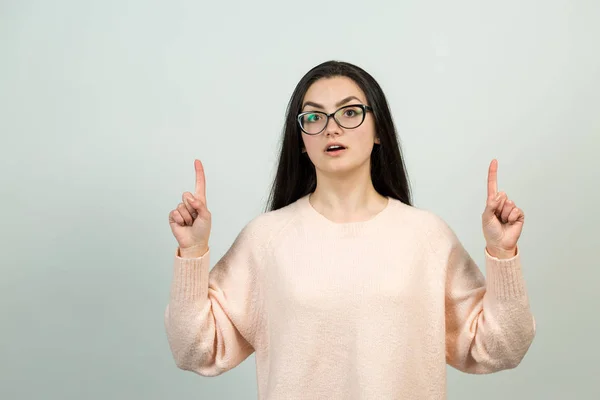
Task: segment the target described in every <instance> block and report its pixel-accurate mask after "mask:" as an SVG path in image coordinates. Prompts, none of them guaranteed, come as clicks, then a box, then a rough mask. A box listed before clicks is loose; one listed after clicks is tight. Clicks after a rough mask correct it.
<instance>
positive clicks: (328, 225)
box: [300, 193, 394, 233]
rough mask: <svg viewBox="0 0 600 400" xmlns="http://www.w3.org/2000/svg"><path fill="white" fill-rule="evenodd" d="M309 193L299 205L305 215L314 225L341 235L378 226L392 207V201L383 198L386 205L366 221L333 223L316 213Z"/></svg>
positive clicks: (389, 198) (388, 197)
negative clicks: (316, 224)
mask: <svg viewBox="0 0 600 400" xmlns="http://www.w3.org/2000/svg"><path fill="white" fill-rule="evenodd" d="M310 195H311V193H309V194H307V195H305V196H304V197H302V198H301V199H300V204H301V205H302V207H303V208H304V209H305V211H306V213H307V215H308V216H309V217H310V218H311V220H313V221H314V222H315V223H318V224H319V225H320V226H321V227H323V228H325V229H330V230H334V231H339V232H342V233H357V232H360V231H363V230H365V229H367V228H370V227H373V226H376V225H378V223H379V221H381V220H383V219H385V216H386V215H387V214H388V213H389V212H390V209H391V208H392V207H393V204H394V199H393V198H391V197H390V196H385V197H386V198H387V204H386V205H385V207H384V208H383V209H382V210H381V211H379V212H378V213H377V214H375V215H373V216H372V217H371V218H369V219H366V220H364V221H352V222H335V221H332V220H330V219H329V218H327V217H326V216H324V215H323V214H321V213H320V212H318V211H317V210H316V209H315V208H314V207H313V205H312V204H311V202H310Z"/></svg>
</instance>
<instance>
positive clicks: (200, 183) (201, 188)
mask: <svg viewBox="0 0 600 400" xmlns="http://www.w3.org/2000/svg"><path fill="white" fill-rule="evenodd" d="M194 168H195V169H196V197H198V199H200V200H202V201H203V202H204V203H206V178H205V176H204V166H203V165H202V162H200V160H194Z"/></svg>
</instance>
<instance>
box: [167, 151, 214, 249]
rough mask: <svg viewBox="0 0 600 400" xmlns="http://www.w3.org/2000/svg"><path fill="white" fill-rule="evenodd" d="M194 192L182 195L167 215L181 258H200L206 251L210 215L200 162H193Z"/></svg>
mask: <svg viewBox="0 0 600 400" xmlns="http://www.w3.org/2000/svg"><path fill="white" fill-rule="evenodd" d="M194 167H195V169H196V191H195V193H194V194H192V193H190V192H185V193H183V196H182V197H181V203H179V204H178V205H177V208H175V209H174V210H172V211H171V212H170V213H169V225H171V231H172V232H173V236H175V239H177V243H178V244H179V249H180V252H181V256H182V257H200V256H202V255H204V253H206V252H207V251H208V238H209V236H210V228H211V215H210V212H209V211H208V208H207V207H206V180H205V177H204V168H203V166H202V163H201V162H200V160H194Z"/></svg>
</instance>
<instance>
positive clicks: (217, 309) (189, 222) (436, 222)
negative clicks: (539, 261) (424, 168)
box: [165, 61, 535, 400]
mask: <svg viewBox="0 0 600 400" xmlns="http://www.w3.org/2000/svg"><path fill="white" fill-rule="evenodd" d="M497 165H498V164H497V161H496V160H493V161H492V162H491V164H490V168H489V171H488V187H487V202H486V204H485V209H484V211H483V215H482V223H483V234H484V236H485V240H486V248H485V249H484V254H485V263H486V268H487V280H486V279H484V277H483V275H482V273H481V271H480V269H479V268H478V266H477V265H476V264H475V262H474V261H473V259H472V258H471V257H470V256H469V254H468V253H467V251H466V250H465V249H464V248H463V246H462V245H461V242H460V241H459V239H458V238H457V236H456V235H455V233H454V232H453V230H452V229H451V228H450V227H449V226H448V225H447V224H446V223H445V222H444V221H443V220H442V219H441V218H440V217H438V216H436V215H435V214H434V213H432V212H430V211H426V210H422V209H419V208H417V207H415V206H413V205H412V204H411V195H410V191H409V185H408V178H407V174H406V169H405V166H404V162H403V159H402V155H401V151H400V147H399V144H398V140H397V137H396V131H395V127H394V124H393V122H392V117H391V114H390V110H389V108H388V105H387V102H386V99H385V96H384V94H383V91H382V89H381V88H380V86H379V85H378V84H377V82H376V81H375V80H374V79H373V77H371V75H369V74H368V73H367V72H365V71H364V70H362V69H361V68H359V67H357V66H354V65H351V64H348V63H344V62H335V61H331V62H326V63H323V64H321V65H318V66H316V67H315V68H313V69H312V70H311V71H309V72H308V73H307V74H306V75H305V76H304V77H303V78H302V80H301V81H300V82H299V83H298V85H297V87H296V89H295V91H294V93H293V95H292V98H291V101H290V103H289V107H288V110H287V119H286V123H285V128H284V136H283V143H282V150H281V156H280V159H279V167H278V170H277V174H276V177H275V181H274V184H273V189H272V193H271V198H270V206H269V209H268V210H266V211H265V212H264V213H262V214H261V215H259V216H257V217H255V218H254V219H252V220H251V221H250V222H249V223H248V224H247V225H246V226H245V227H244V228H243V229H242V231H241V233H240V234H239V236H238V237H237V238H236V240H235V241H234V243H233V244H232V246H231V248H230V249H229V250H228V251H227V252H226V254H225V255H224V256H223V257H222V258H221V259H220V260H219V261H218V262H217V263H216V264H215V265H214V267H213V268H212V270H210V261H209V259H210V251H209V234H210V229H211V215H210V212H209V211H208V208H207V199H206V194H205V177H204V171H203V168H202V164H201V163H200V161H198V160H195V168H196V188H195V192H194V193H191V192H186V193H184V194H183V198H182V202H181V203H180V204H179V205H178V206H177V207H176V209H174V210H173V211H171V212H170V214H169V222H170V226H171V229H172V232H173V234H174V236H175V238H176V239H177V242H178V248H177V252H176V254H175V257H174V275H173V281H172V286H171V296H170V301H169V304H168V306H167V309H166V313H165V325H166V330H167V336H168V340H169V344H170V348H171V351H172V353H173V356H174V358H175V361H176V363H177V366H178V367H179V368H182V369H185V370H190V371H194V372H196V373H198V374H200V375H203V376H215V375H219V374H222V373H223V372H225V371H228V370H230V369H232V368H234V367H235V366H237V365H238V364H240V363H241V362H242V361H243V360H245V359H246V358H247V357H248V356H249V355H250V354H252V353H253V352H255V355H256V367H257V382H258V397H259V398H260V399H270V400H271V399H272V400H275V399H277V400H279V399H378V400H383V399H445V398H446V377H445V376H446V364H449V365H451V366H453V367H455V368H457V369H459V370H461V371H465V372H468V373H476V374H483V373H491V372H494V371H500V370H504V369H508V368H514V367H515V366H517V365H518V364H519V363H520V361H521V359H522V358H523V357H524V355H525V353H526V351H527V350H528V348H529V346H530V344H531V342H532V340H533V337H534V332H535V323H534V319H533V317H532V314H531V312H530V308H529V304H528V297H527V293H526V289H525V284H524V281H523V275H522V271H521V262H520V253H519V251H518V249H517V240H518V239H519V236H520V234H521V230H522V227H523V222H524V215H523V212H522V210H521V209H520V208H518V207H517V206H516V205H515V203H514V202H512V201H511V200H509V199H508V197H507V196H506V194H505V193H503V192H498V189H497V183H496V182H497V179H496V175H497ZM209 270H210V271H209Z"/></svg>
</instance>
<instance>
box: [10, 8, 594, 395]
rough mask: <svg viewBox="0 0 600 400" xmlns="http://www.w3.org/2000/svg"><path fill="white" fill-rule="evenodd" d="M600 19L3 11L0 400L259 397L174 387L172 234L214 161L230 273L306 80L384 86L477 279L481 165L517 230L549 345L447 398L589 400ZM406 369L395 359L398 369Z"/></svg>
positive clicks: (218, 220) (189, 381)
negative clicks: (231, 251)
mask: <svg viewBox="0 0 600 400" xmlns="http://www.w3.org/2000/svg"><path fill="white" fill-rule="evenodd" d="M599 19H600V6H599V2H597V1H594V0H589V1H581V0H580V1H573V0H570V1H569V0H562V1H559V0H552V1H544V2H542V1H532V0H529V1H522V0H521V1H516V0H508V1H503V2H480V1H474V0H473V1H465V0H460V1H453V2H447V1H441V0H438V1H416V0H410V1H408V0H407V1H402V2H396V3H395V4H392V2H367V1H355V0H350V1H344V2H342V1H338V2H326V3H319V2H309V1H306V2H284V1H268V2H266V1H261V2H241V1H240V2H237V3H221V2H219V1H188V2H184V1H169V2H167V1H163V2H159V1H141V0H137V1H116V0H113V1H102V2H100V1H96V2H91V1H86V2H83V1H53V2H46V1H24V0H19V1H16V0H15V1H6V0H4V1H2V2H0V46H1V47H0V50H1V52H0V132H1V139H2V140H1V142H0V149H1V154H0V162H1V164H0V167H1V168H0V174H1V182H0V188H1V190H2V192H1V197H0V202H1V203H0V204H1V208H0V209H1V212H2V219H1V221H2V230H1V231H0V235H1V236H0V243H1V246H2V248H1V260H2V261H1V274H2V275H1V278H0V304H1V310H2V314H1V315H0V324H1V330H0V398H2V399H109V398H110V399H198V398H205V399H213V398H214V399H255V398H256V383H255V366H254V356H251V357H250V358H249V359H248V360H246V361H245V362H244V363H242V364H241V365H240V366H239V367H237V368H235V369H234V370H232V371H230V372H228V373H226V374H224V375H222V376H220V377H216V378H203V377H200V376H197V375H194V374H192V373H187V372H183V371H180V370H178V369H177V368H176V366H175V364H174V362H173V361H172V358H171V354H170V352H169V348H168V344H167V341H166V337H165V333H164V328H163V311H164V307H165V305H166V302H167V299H168V290H169V284H170V279H171V267H172V258H173V254H174V250H175V246H176V242H175V240H174V238H173V237H172V235H171V232H170V229H169V225H168V221H167V217H168V213H169V211H170V210H171V209H172V208H174V207H175V206H176V205H177V203H178V202H179V201H180V199H181V194H182V192H183V191H186V190H193V188H194V186H193V185H194V169H193V160H194V158H196V157H198V158H200V159H202V160H203V162H204V164H205V168H206V174H207V185H208V188H207V190H208V199H209V205H210V209H211V211H212V213H213V219H214V221H213V225H214V229H213V233H212V242H211V246H212V249H213V254H214V255H215V257H220V256H221V255H222V254H223V253H224V251H225V250H226V249H227V248H228V246H229V245H230V244H231V242H232V240H233V239H234V238H235V236H236V235H237V233H238V232H239V230H240V229H241V228H242V226H243V225H244V224H245V223H247V222H248V221H249V220H250V219H251V218H253V217H254V216H256V215H257V214H258V213H260V212H262V210H263V206H264V204H265V201H266V198H267V190H268V187H269V184H270V182H271V178H272V174H273V171H274V167H275V160H276V156H277V154H276V152H277V148H278V141H279V137H280V132H281V128H282V124H283V118H284V112H285V107H286V105H287V101H288V100H289V97H290V95H291V92H292V90H293V88H294V86H295V84H296V83H297V81H298V80H299V79H300V78H301V76H302V75H303V74H304V73H305V72H306V71H308V69H310V68H311V67H313V66H314V65H316V64H318V63H320V62H322V61H325V60H328V59H341V60H346V61H350V62H353V63H356V64H358V65H360V66H362V67H364V68H365V69H366V70H367V71H369V72H370V73H372V74H373V75H374V76H375V78H376V79H377V80H378V81H379V82H380V83H381V85H382V86H383V88H384V90H385V92H386V94H387V96H388V99H389V102H390V104H391V107H392V110H393V115H394V118H395V121H396V123H397V125H398V129H399V134H400V137H401V140H402V145H403V150H404V151H405V155H406V160H407V164H408V171H409V174H410V179H411V182H412V185H413V189H414V192H415V200H416V204H417V206H419V207H421V208H427V209H430V210H432V211H434V212H436V213H437V214H438V215H440V216H442V217H443V218H445V219H446V220H447V221H448V223H449V224H450V225H451V226H452V227H453V228H454V229H455V230H456V232H457V233H458V235H459V237H460V238H461V240H462V241H463V243H464V244H465V246H466V248H467V249H468V250H469V252H470V253H471V254H472V255H473V257H474V258H475V259H476V261H478V262H479V263H480V265H481V266H482V268H483V264H481V263H482V262H483V248H484V240H483V235H482V233H481V225H480V215H481V212H482V211H483V208H484V205H485V196H486V176H487V175H486V174H487V167H488V165H489V162H490V160H491V159H492V158H494V157H497V158H498V160H499V175H498V177H499V187H500V190H505V191H507V193H508V194H509V196H511V197H512V198H513V199H514V200H515V201H516V202H517V205H519V206H520V207H522V208H523V209H524V210H525V213H526V224H525V228H524V232H523V236H522V239H521V241H520V245H521V251H522V257H523V264H524V270H525V276H526V279H527V282H528V288H529V293H530V296H531V304H532V307H533V311H534V313H535V316H536V318H537V324H538V325H537V326H538V333H537V337H536V339H535V341H534V344H533V346H532V347H531V349H530V352H529V353H528V355H527V357H526V358H525V360H524V361H523V363H522V364H521V366H519V367H518V368H517V369H516V370H512V371H507V372H503V373H498V374H495V375H490V376H469V375H466V374H462V373H459V372H457V371H455V370H452V369H449V371H448V372H449V378H448V389H449V398H450V399H465V400H467V399H481V398H485V399H486V400H493V399H597V398H599V397H600V389H599V386H598V383H597V379H598V373H600V367H599V364H598V358H599V357H600V351H599V350H598V346H597V340H598V334H599V328H600V323H599V318H598V315H599V314H600V312H599V311H598V308H599V307H598V305H599V303H600V302H599V299H600V296H599V294H598V281H599V279H600V272H599V267H600V265H599V263H598V240H599V238H600V237H599V235H598V226H599V225H600V218H599V209H598V204H599V203H600V196H599V191H598V183H597V182H598V178H599V174H598V159H597V154H598V150H599V147H600V146H599V145H600V139H599V138H600V117H599V113H600V111H599V110H600V95H599V93H600V69H599V68H600V55H599V54H600V52H599V51H598V39H599V37H600V25H598V20H599ZM399 362H401V360H399Z"/></svg>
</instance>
